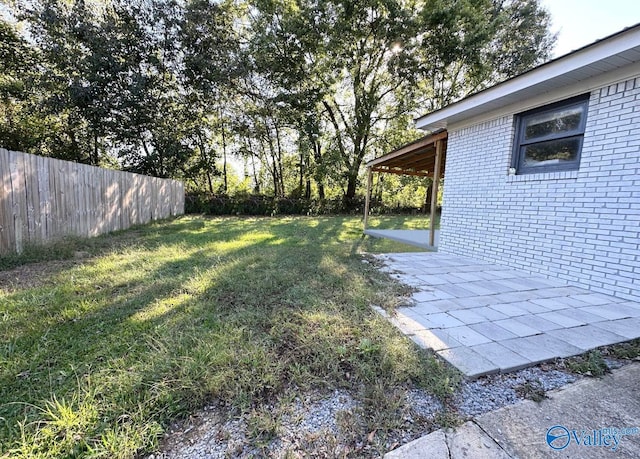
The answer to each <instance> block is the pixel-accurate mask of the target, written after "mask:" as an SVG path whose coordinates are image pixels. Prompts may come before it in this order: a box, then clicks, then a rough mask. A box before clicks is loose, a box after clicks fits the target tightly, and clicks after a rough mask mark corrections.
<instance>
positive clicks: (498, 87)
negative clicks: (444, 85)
mask: <svg viewBox="0 0 640 459" xmlns="http://www.w3.org/2000/svg"><path fill="white" fill-rule="evenodd" d="M637 46H640V23H638V24H636V25H634V26H631V27H628V28H625V29H623V30H621V31H619V32H616V33H614V34H612V35H609V36H607V37H605V38H602V39H600V40H597V41H595V42H593V43H591V44H588V45H586V46H583V47H582V48H579V49H577V50H575V51H572V52H570V53H568V54H565V55H563V56H560V57H558V58H555V59H553V60H550V61H548V62H545V63H544V64H541V65H539V66H537V67H534V68H533V69H531V70H528V71H526V72H524V73H521V74H520V75H517V76H514V77H512V78H509V79H507V80H505V81H503V82H500V83H497V84H495V85H493V86H490V87H488V88H486V89H484V90H482V91H479V92H477V93H474V94H471V95H469V96H467V97H465V98H463V99H460V100H458V101H456V102H453V103H451V104H449V105H446V106H444V107H442V108H440V109H438V110H435V111H433V112H431V113H427V114H425V115H423V116H420V117H418V118H416V119H415V120H414V122H415V124H416V127H417V128H419V129H425V130H435V129H443V128H446V127H447V119H448V118H449V117H451V116H454V115H462V114H464V112H465V111H467V110H470V109H474V108H479V107H481V106H482V105H484V104H486V103H487V102H489V101H492V102H493V101H495V100H497V99H499V98H501V97H505V96H508V95H510V94H513V93H517V92H518V91H520V90H522V89H526V88H528V87H531V86H533V85H536V84H540V83H541V82H544V81H549V80H553V79H555V78H559V77H562V76H563V75H566V74H567V73H569V72H571V71H574V70H576V69H579V68H582V67H585V66H587V65H589V64H593V63H596V62H598V61H602V60H605V59H606V58H609V57H612V56H615V55H616V54H619V53H622V52H624V51H627V50H629V49H632V48H634V47H637ZM603 73H605V71H603ZM494 108H495V106H494V107H493V109H494ZM487 111H489V110H487Z"/></svg>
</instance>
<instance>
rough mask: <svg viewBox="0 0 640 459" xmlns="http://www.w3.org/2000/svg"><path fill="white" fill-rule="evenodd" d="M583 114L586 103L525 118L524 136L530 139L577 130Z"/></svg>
mask: <svg viewBox="0 0 640 459" xmlns="http://www.w3.org/2000/svg"><path fill="white" fill-rule="evenodd" d="M583 115H584V105H581V106H579V107H572V108H567V109H564V110H563V109H559V110H558V111H555V112H551V113H541V114H540V115H532V116H531V117H530V118H527V119H526V120H525V129H524V138H525V139H527V140H528V139H533V138H537V137H544V136H546V135H549V134H557V133H562V132H570V131H575V130H577V129H579V128H580V123H581V121H582V116H583Z"/></svg>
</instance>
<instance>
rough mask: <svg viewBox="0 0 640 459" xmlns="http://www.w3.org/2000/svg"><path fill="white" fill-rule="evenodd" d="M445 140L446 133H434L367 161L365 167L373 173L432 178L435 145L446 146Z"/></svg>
mask: <svg viewBox="0 0 640 459" xmlns="http://www.w3.org/2000/svg"><path fill="white" fill-rule="evenodd" d="M446 140H447V131H439V132H435V133H433V134H430V135H427V136H425V137H422V138H420V139H418V140H416V141H414V142H411V143H408V144H406V145H403V146H402V147H400V148H398V149H396V150H394V151H392V152H390V153H387V154H386V155H383V156H380V157H379V158H376V159H374V160H371V161H369V162H368V163H367V167H368V168H370V170H371V171H374V172H386V173H389V174H399V175H415V176H418V177H432V176H433V171H434V169H435V162H436V144H437V142H445V144H446ZM443 164H444V162H443Z"/></svg>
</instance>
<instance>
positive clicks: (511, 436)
mask: <svg viewBox="0 0 640 459" xmlns="http://www.w3.org/2000/svg"><path fill="white" fill-rule="evenodd" d="M638 379H640V363H632V364H629V365H627V366H625V367H623V368H620V369H618V370H614V371H613V372H612V374H610V375H606V376H605V377H603V378H601V379H584V380H582V381H579V382H577V383H575V384H571V385H569V386H565V387H564V388H562V389H558V390H556V391H551V392H549V393H548V394H547V395H548V397H549V398H548V399H545V400H543V401H542V402H540V403H535V402H532V401H529V400H527V401H524V402H520V403H518V404H516V405H511V406H508V407H505V408H501V409H499V410H496V411H493V412H490V413H486V414H483V415H481V416H478V417H477V418H476V419H474V420H473V421H469V422H467V423H465V424H464V425H462V426H461V427H459V428H457V429H455V430H452V429H449V430H438V431H436V432H432V433H430V434H429V435H426V436H424V437H422V438H419V439H417V440H415V441H413V442H411V443H408V444H406V445H404V446H402V447H400V448H398V449H396V450H393V451H391V452H390V453H387V454H386V455H385V459H400V458H402V459H414V458H416V459H417V458H425V457H431V458H439V457H446V458H450V459H462V458H464V459H504V458H548V457H563V458H566V457H579V458H585V459H596V458H606V457H611V458H616V459H623V458H624V459H632V458H638V457H640V426H639V424H640V419H639V418H638V413H640V387H639V386H638V384H637V381H638Z"/></svg>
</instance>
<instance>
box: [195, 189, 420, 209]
mask: <svg viewBox="0 0 640 459" xmlns="http://www.w3.org/2000/svg"><path fill="white" fill-rule="evenodd" d="M409 190H410V189H409ZM407 194H409V193H407ZM395 198H396V200H395V201H394V200H389V201H390V202H388V204H386V203H385V201H375V200H373V201H372V202H371V207H370V209H371V212H370V214H371V215H384V214H412V215H416V214H421V213H423V211H422V208H421V207H422V204H421V203H418V205H414V204H415V203H414V202H412V201H411V200H410V199H409V198H410V197H409V198H408V199H407V200H406V201H399V200H397V198H398V196H396V197H395ZM364 204H365V200H364V198H361V197H358V196H357V197H356V198H354V199H352V200H345V199H344V198H343V197H338V198H332V199H323V200H319V199H306V198H277V197H275V198H274V197H273V196H265V195H251V194H240V193H239V194H237V195H235V196H228V195H211V194H209V193H188V194H187V195H186V197H185V211H186V213H188V214H205V215H262V216H265V215H266V216H275V215H333V214H356V215H361V214H362V213H363V211H364Z"/></svg>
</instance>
